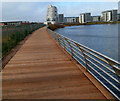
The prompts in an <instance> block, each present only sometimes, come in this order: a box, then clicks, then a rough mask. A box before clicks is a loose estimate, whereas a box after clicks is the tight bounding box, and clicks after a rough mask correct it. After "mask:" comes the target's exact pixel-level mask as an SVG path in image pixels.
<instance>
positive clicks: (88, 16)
mask: <svg viewBox="0 0 120 101" xmlns="http://www.w3.org/2000/svg"><path fill="white" fill-rule="evenodd" d="M87 22H91V13H82V14H80V16H79V23H87Z"/></svg>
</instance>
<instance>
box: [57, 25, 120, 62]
mask: <svg viewBox="0 0 120 101" xmlns="http://www.w3.org/2000/svg"><path fill="white" fill-rule="evenodd" d="M118 27H120V24H101V25H80V26H70V27H65V28H59V29H57V30H55V31H56V32H58V33H59V34H62V35H64V36H66V37H68V38H70V39H72V40H74V41H76V42H78V43H81V44H83V45H85V46H87V47H89V48H91V49H93V50H96V51H98V52H100V53H102V54H104V55H106V56H108V57H110V58H112V59H114V60H117V61H118V60H120V59H118V57H120V56H118V55H119V54H118V48H119V47H118V40H119V38H120V37H118V33H119V31H118V29H119V28H118Z"/></svg>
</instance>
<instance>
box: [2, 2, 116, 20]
mask: <svg viewBox="0 0 120 101" xmlns="http://www.w3.org/2000/svg"><path fill="white" fill-rule="evenodd" d="M50 4H51V5H54V6H56V7H57V8H58V12H59V13H63V14H64V15H65V16H79V14H80V13H84V12H91V13H92V15H100V14H101V12H102V11H104V10H110V9H113V8H117V3H116V2H109V3H108V2H99V3H98V2H3V3H2V20H3V21H10V20H12V21H13V20H19V21H44V20H45V17H46V13H47V7H48V5H50Z"/></svg>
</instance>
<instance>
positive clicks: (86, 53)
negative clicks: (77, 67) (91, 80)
mask: <svg viewBox="0 0 120 101" xmlns="http://www.w3.org/2000/svg"><path fill="white" fill-rule="evenodd" d="M48 31H49V33H50V35H51V36H52V37H53V38H54V39H55V40H56V41H57V42H58V43H59V44H60V46H62V47H63V48H64V49H65V50H66V51H67V52H68V53H69V54H70V55H71V56H72V58H74V59H75V60H76V61H77V62H78V63H80V64H81V65H82V66H83V67H84V68H85V69H86V70H87V71H88V72H89V73H90V74H91V75H93V76H94V77H95V78H96V79H97V80H98V81H99V82H100V83H101V84H102V85H103V86H104V87H105V88H106V89H107V90H108V91H110V92H111V93H112V94H113V95H114V96H115V97H116V98H117V99H118V100H120V63H119V62H117V61H115V60H113V59H111V58H109V57H107V56H105V55H103V54H101V53H99V52H97V51H94V50H92V49H90V48H88V47H86V46H84V45H82V44H79V43H77V42H75V41H73V40H71V39H69V38H67V37H65V36H63V35H60V34H58V33H56V32H54V31H52V30H50V29H48Z"/></svg>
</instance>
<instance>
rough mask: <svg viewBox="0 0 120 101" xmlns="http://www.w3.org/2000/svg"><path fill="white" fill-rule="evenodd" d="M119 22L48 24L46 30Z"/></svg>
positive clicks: (117, 22)
mask: <svg viewBox="0 0 120 101" xmlns="http://www.w3.org/2000/svg"><path fill="white" fill-rule="evenodd" d="M119 23H120V21H116V22H89V23H83V24H81V23H58V24H49V25H48V28H49V29H51V30H53V31H54V30H56V29H58V28H64V27H67V26H80V25H98V24H119Z"/></svg>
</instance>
